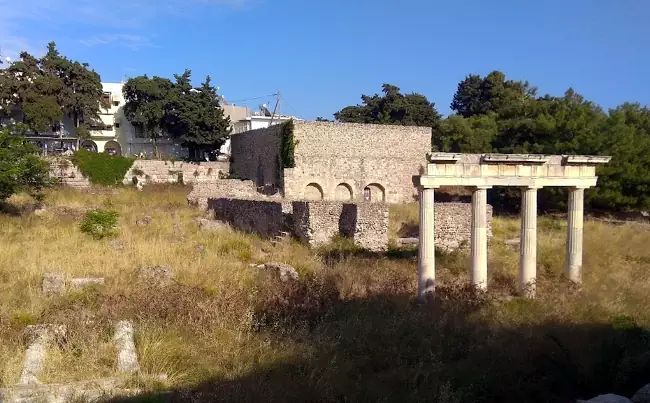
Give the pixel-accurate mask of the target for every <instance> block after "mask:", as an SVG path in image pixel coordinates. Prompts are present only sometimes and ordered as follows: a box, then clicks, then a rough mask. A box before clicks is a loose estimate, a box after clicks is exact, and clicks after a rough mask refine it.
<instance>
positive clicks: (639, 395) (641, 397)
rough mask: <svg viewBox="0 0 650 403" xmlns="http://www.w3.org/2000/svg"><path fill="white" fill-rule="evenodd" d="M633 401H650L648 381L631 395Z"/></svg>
mask: <svg viewBox="0 0 650 403" xmlns="http://www.w3.org/2000/svg"><path fill="white" fill-rule="evenodd" d="M632 401H633V402H634V403H650V383H649V384H647V385H645V386H644V387H642V388H641V389H639V390H638V391H637V392H636V393H635V394H634V396H632Z"/></svg>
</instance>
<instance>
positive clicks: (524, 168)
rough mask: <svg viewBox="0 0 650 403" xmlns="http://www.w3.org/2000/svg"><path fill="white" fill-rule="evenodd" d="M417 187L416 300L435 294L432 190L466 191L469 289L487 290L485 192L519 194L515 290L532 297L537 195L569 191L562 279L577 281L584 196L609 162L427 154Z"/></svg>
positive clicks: (604, 159) (587, 158)
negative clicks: (550, 189) (506, 189)
mask: <svg viewBox="0 0 650 403" xmlns="http://www.w3.org/2000/svg"><path fill="white" fill-rule="evenodd" d="M427 157H428V160H429V164H428V165H427V170H426V174H423V175H421V176H420V177H419V185H420V248H419V256H418V296H419V297H420V298H421V299H424V298H426V297H427V295H430V294H433V293H434V292H435V279H436V272H435V247H436V244H435V235H434V228H435V214H434V210H435V207H434V189H437V188H440V187H444V186H465V187H470V188H472V190H473V193H472V221H471V227H472V228H471V232H472V234H471V267H470V282H471V285H473V286H475V287H479V288H482V289H486V288H487V228H488V225H487V220H486V211H487V210H486V209H487V190H488V189H490V188H491V187H493V186H510V187H519V188H520V189H521V245H520V263H519V290H520V293H522V294H523V295H526V296H528V297H534V296H535V281H536V277H537V266H536V263H537V190H538V189H540V188H542V187H545V186H564V187H568V188H569V208H568V222H569V225H568V234H567V260H566V276H567V277H568V278H569V279H570V280H571V281H573V282H575V283H580V282H581V281H582V235H583V230H582V228H583V204H584V190H585V189H586V188H589V187H593V186H596V181H597V179H598V178H597V176H596V165H598V164H604V163H607V162H609V160H610V159H611V157H600V156H583V155H575V156H561V155H535V154H454V153H430V154H428V156H427Z"/></svg>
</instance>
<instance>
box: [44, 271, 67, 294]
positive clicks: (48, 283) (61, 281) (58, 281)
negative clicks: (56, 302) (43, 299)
mask: <svg viewBox="0 0 650 403" xmlns="http://www.w3.org/2000/svg"><path fill="white" fill-rule="evenodd" d="M42 291H43V294H45V295H47V296H52V295H61V294H63V292H64V291H65V275H63V274H60V273H45V275H44V276H43V284H42Z"/></svg>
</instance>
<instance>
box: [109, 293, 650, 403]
mask: <svg viewBox="0 0 650 403" xmlns="http://www.w3.org/2000/svg"><path fill="white" fill-rule="evenodd" d="M315 286H316V284H314V283H310V282H309V281H307V282H304V283H303V282H300V283H294V284H293V285H292V284H284V285H279V286H278V287H279V288H276V289H275V291H274V292H273V293H271V294H269V295H268V296H267V298H266V299H265V300H264V302H263V303H261V304H260V305H259V306H258V309H257V311H256V314H255V317H256V318H257V323H258V326H257V329H255V330H254V331H261V332H268V333H270V334H271V335H273V337H276V338H278V339H286V338H288V339H295V340H296V341H299V342H301V343H307V344H309V345H310V346H311V347H312V351H313V354H312V355H310V356H308V357H300V358H295V359H293V360H291V359H289V360H287V361H284V362H277V363H275V364H274V365H273V366H270V367H265V368H259V369H258V370H257V371H254V372H251V373H249V374H247V375H245V376H242V377H240V378H237V379H212V380H209V381H206V382H205V383H202V384H200V385H195V386H191V387H188V388H186V389H179V390H174V391H168V392H161V393H151V394H144V395H141V396H136V397H132V398H124V399H114V400H113V401H115V402H297V401H301V402H302V401H308V402H356V401H368V402H375V401H383V402H424V401H432V402H513V403H514V402H573V401H575V400H576V399H577V398H590V397H593V396H596V395H598V394H601V393H617V394H621V395H623V396H631V395H632V394H634V392H636V390H637V389H638V388H640V387H641V386H643V385H644V384H646V383H647V382H648V381H650V379H648V376H649V375H648V374H649V373H650V353H649V351H650V332H649V331H648V329H643V328H641V327H639V326H637V325H636V324H635V322H634V321H633V320H632V319H630V318H627V317H621V318H617V319H615V320H613V321H610V322H608V323H592V324H586V323H583V324H575V323H568V322H566V323H565V322H561V321H547V322H541V323H535V324H518V325H510V326H508V325H506V324H503V323H502V322H501V321H498V320H490V319H489V316H486V315H485V314H484V313H485V312H486V310H487V311H489V310H490V309H493V307H494V304H496V303H499V304H505V305H506V306H504V307H503V308H505V309H511V310H513V311H516V310H524V309H535V308H536V306H535V305H536V304H538V302H537V301H530V300H521V299H515V300H513V301H510V302H507V303H501V302H495V301H494V300H492V299H491V298H490V297H489V296H488V295H486V294H477V293H476V292H474V291H473V290H471V289H468V288H466V287H448V288H443V287H440V288H439V289H438V291H437V294H438V297H437V298H436V299H435V300H434V301H431V302H430V303H429V304H428V305H424V306H422V305H418V304H416V303H415V302H414V301H413V299H412V298H410V297H409V296H405V295H377V296H374V297H372V298H366V299H358V300H351V301H342V300H339V299H338V296H337V293H336V287H335V286H333V285H332V284H329V285H328V284H327V283H323V284H320V286H319V288H318V289H315V288H314V287H315ZM537 308H539V307H537ZM188 365H190V364H189V363H188Z"/></svg>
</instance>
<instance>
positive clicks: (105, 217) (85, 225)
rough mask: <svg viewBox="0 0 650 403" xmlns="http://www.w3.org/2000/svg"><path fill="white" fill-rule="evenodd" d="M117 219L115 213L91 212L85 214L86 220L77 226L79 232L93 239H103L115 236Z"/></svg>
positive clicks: (106, 211)
mask: <svg viewBox="0 0 650 403" xmlns="http://www.w3.org/2000/svg"><path fill="white" fill-rule="evenodd" d="M117 217H118V214H117V212H115V211H108V210H93V211H89V212H87V213H86V218H85V219H84V220H83V221H82V222H81V224H79V229H80V230H81V232H83V233H85V234H88V235H90V236H92V237H93V238H95V239H103V238H106V237H111V236H114V235H116V234H117Z"/></svg>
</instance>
